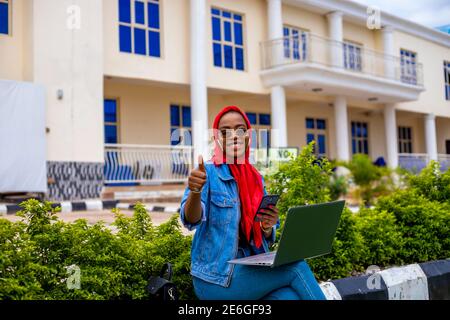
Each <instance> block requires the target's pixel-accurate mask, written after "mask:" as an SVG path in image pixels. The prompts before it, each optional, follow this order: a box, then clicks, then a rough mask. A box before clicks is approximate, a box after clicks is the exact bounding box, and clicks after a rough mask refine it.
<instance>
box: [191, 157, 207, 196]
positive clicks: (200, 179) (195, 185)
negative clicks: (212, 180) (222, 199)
mask: <svg viewBox="0 0 450 320" xmlns="http://www.w3.org/2000/svg"><path fill="white" fill-rule="evenodd" d="M205 183H206V170H205V165H204V163H203V157H202V156H201V155H200V156H198V168H196V169H194V170H192V171H191V173H190V175H189V178H188V187H189V190H191V191H192V192H194V193H200V192H201V191H202V188H203V186H204V185H205Z"/></svg>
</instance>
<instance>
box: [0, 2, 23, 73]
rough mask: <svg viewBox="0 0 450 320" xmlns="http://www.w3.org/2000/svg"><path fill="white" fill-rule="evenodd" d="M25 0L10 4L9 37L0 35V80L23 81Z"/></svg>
mask: <svg viewBox="0 0 450 320" xmlns="http://www.w3.org/2000/svg"><path fill="white" fill-rule="evenodd" d="M26 2H27V1H26V0H15V1H13V2H12V24H11V29H10V34H9V35H4V34H0V56H1V59H0V79H8V80H18V81H21V80H23V76H24V75H23V59H24V53H25V50H24V28H25V26H24V24H25V23H26V22H25V21H24V19H23V17H24V11H25V8H24V6H25V5H26Z"/></svg>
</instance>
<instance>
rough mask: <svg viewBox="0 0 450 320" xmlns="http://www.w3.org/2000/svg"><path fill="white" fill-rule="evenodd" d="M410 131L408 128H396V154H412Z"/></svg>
mask: <svg viewBox="0 0 450 320" xmlns="http://www.w3.org/2000/svg"><path fill="white" fill-rule="evenodd" d="M411 131H412V129H411V128H410V127H398V152H399V153H412V135H411Z"/></svg>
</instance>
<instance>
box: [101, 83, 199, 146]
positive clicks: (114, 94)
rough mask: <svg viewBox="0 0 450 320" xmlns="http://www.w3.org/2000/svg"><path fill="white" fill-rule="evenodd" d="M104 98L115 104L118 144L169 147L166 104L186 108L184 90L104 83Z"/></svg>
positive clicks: (172, 87)
mask: <svg viewBox="0 0 450 320" xmlns="http://www.w3.org/2000/svg"><path fill="white" fill-rule="evenodd" d="M105 98H108V99H118V101H119V143H122V144H165V145H168V144H170V104H171V103H175V104H184V105H190V92H189V88H188V87H182V86H179V87H174V86H162V85H148V84H142V83H141V84H136V83H126V82H117V81H106V82H105Z"/></svg>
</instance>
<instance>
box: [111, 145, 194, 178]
mask: <svg viewBox="0 0 450 320" xmlns="http://www.w3.org/2000/svg"><path fill="white" fill-rule="evenodd" d="M192 163H193V162H192V147H190V146H166V145H125V144H106V145H105V169H104V174H105V184H107V185H124V184H127V185H129V184H156V183H163V182H183V181H185V180H186V179H187V177H188V174H189V172H190V171H191V169H192Z"/></svg>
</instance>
